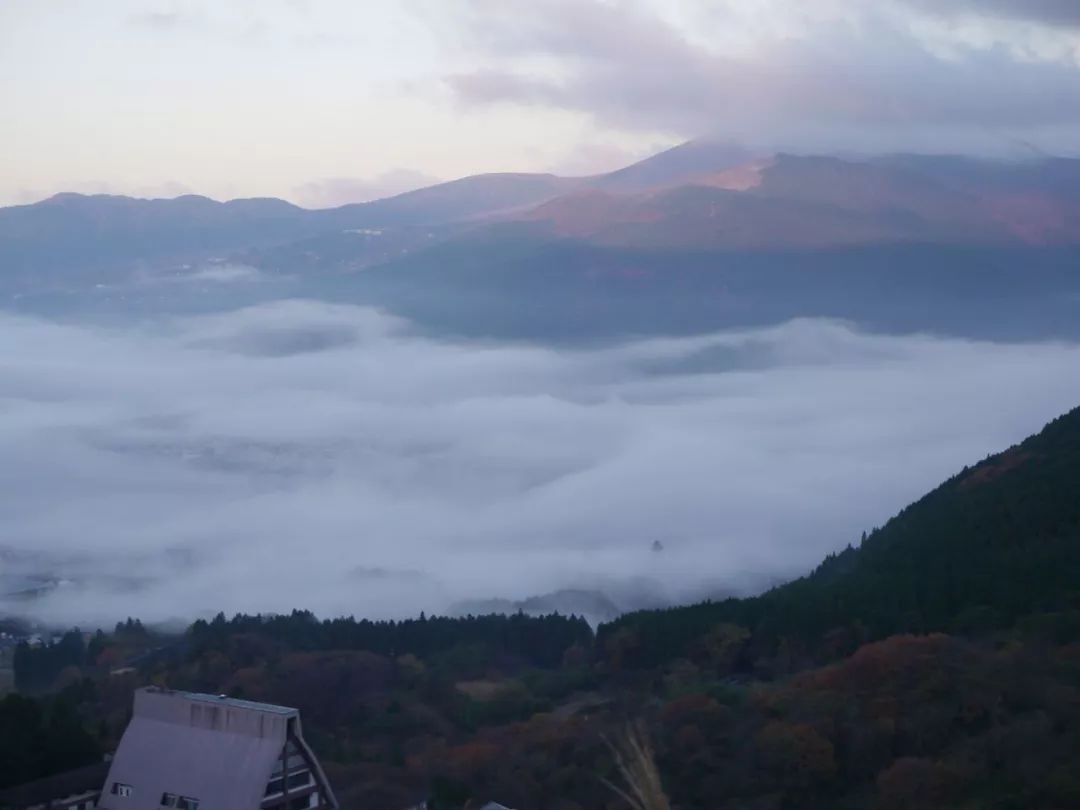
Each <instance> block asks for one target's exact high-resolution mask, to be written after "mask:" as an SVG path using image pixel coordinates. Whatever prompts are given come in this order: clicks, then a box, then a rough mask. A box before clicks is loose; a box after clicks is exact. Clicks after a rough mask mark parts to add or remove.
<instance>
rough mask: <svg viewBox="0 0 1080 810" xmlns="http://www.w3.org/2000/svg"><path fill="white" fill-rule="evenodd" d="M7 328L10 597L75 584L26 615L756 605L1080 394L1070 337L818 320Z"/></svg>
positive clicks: (3, 372)
mask: <svg viewBox="0 0 1080 810" xmlns="http://www.w3.org/2000/svg"><path fill="white" fill-rule="evenodd" d="M312 336H315V339H313V338H312ZM326 336H330V339H325V338H326ZM0 340H2V341H3V342H4V345H9V346H19V347H22V348H21V350H20V351H19V352H12V353H9V354H8V355H7V356H6V357H5V359H4V361H3V367H2V368H0V403H3V404H2V406H0V407H2V408H3V413H4V419H3V420H0V456H2V457H3V458H4V460H5V463H4V464H3V465H0V489H2V491H3V492H4V493H5V497H4V498H3V499H0V526H3V527H4V533H3V537H2V539H0V547H2V549H0V564H2V565H3V568H2V569H0V590H3V591H5V592H9V591H11V590H15V589H18V587H19V586H20V583H21V584H22V585H24V586H25V585H27V584H28V583H31V584H32V583H38V584H39V585H40V583H42V582H46V583H51V584H52V585H53V586H54V587H53V588H52V590H51V591H49V593H48V594H47V595H46V596H44V597H42V598H41V599H39V600H37V601H34V602H32V603H27V602H19V603H17V604H16V603H9V604H7V605H4V606H5V607H7V608H17V609H26V608H27V606H28V605H31V604H32V606H33V610H34V611H35V612H36V613H37V614H38V615H41V616H44V617H46V618H52V619H59V620H63V621H79V622H81V623H83V624H84V625H85V624H87V623H90V622H92V621H103V622H108V621H110V620H113V619H115V618H117V617H122V616H126V615H131V614H137V615H140V616H143V617H144V618H148V619H164V618H171V617H179V618H183V619H190V618H191V617H192V616H195V615H201V614H205V613H207V612H215V611H217V610H225V611H234V610H246V611H267V610H271V611H272V610H287V609H290V608H293V607H297V606H304V607H310V608H312V609H315V610H316V611H318V612H320V613H324V614H337V613H357V614H364V615H370V616H392V615H401V614H415V613H416V612H417V611H419V610H422V609H423V610H428V611H429V612H430V611H438V610H444V609H446V607H447V606H448V605H451V604H453V603H455V602H458V601H459V600H468V599H484V598H489V597H497V598H510V599H514V598H521V597H526V596H529V595H533V594H537V593H544V592H548V591H551V590H555V589H557V588H561V587H591V586H596V585H598V584H599V585H603V586H604V587H605V588H608V589H609V592H611V593H615V592H620V593H625V592H627V591H636V592H647V593H648V594H649V598H650V599H654V598H657V596H656V595H657V594H660V595H662V596H663V597H664V598H669V599H674V598H680V597H683V598H685V597H687V596H690V595H695V596H696V595H700V594H702V593H706V592H716V590H717V589H726V590H733V591H747V590H753V589H755V588H758V587H761V585H762V584H763V583H765V582H768V581H771V580H772V579H773V578H775V577H778V576H787V575H791V574H793V573H797V572H799V571H801V570H803V569H805V568H806V567H808V566H811V565H813V564H814V563H815V562H816V561H817V560H818V559H819V558H820V557H821V556H822V555H823V554H824V553H826V552H827V551H830V550H833V549H835V548H837V547H841V546H843V545H844V544H845V543H847V542H849V541H852V540H854V539H856V538H857V537H858V535H859V533H860V532H861V531H862V530H863V529H865V528H869V527H871V526H873V525H875V524H879V523H881V522H882V521H883V520H884V519H885V518H887V517H888V516H889V515H890V514H892V513H893V512H895V511H896V510H897V509H898V508H900V507H901V506H903V505H904V504H905V503H907V502H908V501H910V500H911V499H913V498H915V497H917V496H918V495H920V494H921V493H922V492H924V491H925V490H927V489H928V488H930V487H932V486H933V485H935V484H936V483H937V482H939V481H940V480H942V479H943V478H945V477H947V476H949V475H951V474H952V473H954V472H955V471H956V470H958V469H959V468H960V467H961V466H962V465H963V464H966V463H969V462H971V461H972V460H975V459H979V458H981V457H983V456H984V455H986V454H987V453H988V452H991V451H993V450H996V449H1000V448H1002V447H1004V446H1007V445H1009V444H1010V443H1012V442H1014V441H1016V440H1018V439H1020V438H1021V437H1023V436H1024V435H1026V434H1027V433H1029V432H1031V431H1032V430H1035V429H1037V428H1038V427H1039V426H1040V425H1041V424H1042V423H1043V422H1045V421H1046V420H1048V419H1049V418H1051V417H1053V416H1055V415H1057V414H1058V413H1060V412H1063V411H1065V410H1067V409H1068V408H1070V407H1072V406H1073V405H1074V404H1076V403H1077V402H1078V401H1080V378H1077V375H1075V374H1074V373H1073V371H1074V370H1075V368H1076V366H1077V363H1078V362H1080V348H1078V347H1076V346H1072V345H1064V344H1047V345H1038V344H1035V345H1022V346H1010V345H994V344H985V343H973V342H966V341H960V340H939V339H935V338H931V337H918V336H914V337H884V336H872V335H867V334H861V333H858V332H856V331H853V330H851V329H850V328H848V327H846V326H844V325H843V324H837V323H830V322H821V321H797V322H793V323H789V324H786V325H783V326H779V327H776V328H771V329H760V330H752V331H745V332H735V333H730V334H719V335H706V336H700V337H695V338H680V339H664V340H659V339H658V340H645V341H637V342H629V343H623V344H618V345H612V346H608V347H604V348H597V349H588V350H586V349H581V350H562V351H556V350H552V349H546V348H539V347H530V346H523V345H496V344H484V343H455V342H439V341H435V340H433V339H431V338H429V337H424V336H422V335H420V334H417V333H414V332H413V331H412V329H411V328H410V325H409V324H408V323H406V322H403V321H400V320H397V319H394V318H390V317H388V316H386V315H384V314H381V313H378V312H374V311H371V310H366V309H360V308H356V307H352V306H338V305H330V304H323V303H315V302H304V301H284V302H277V303H273V304H266V305H260V306H256V307H251V308H247V309H242V310H239V311H234V312H224V313H219V314H215V315H206V316H198V317H185V318H181V319H179V320H161V319H159V320H157V321H156V322H147V323H143V324H141V325H138V326H130V327H125V328H113V329H105V328H101V327H98V326H90V325H78V324H61V323H53V322H48V321H42V320H35V319H27V318H21V317H16V316H13V315H4V314H0ZM1002 380H1009V381H1010V382H1009V385H1007V386H1002V384H1001V381H1002ZM990 399H993V402H994V407H993V408H986V407H984V403H985V402H987V401H988V400H990ZM656 539H661V540H663V542H664V545H665V550H664V552H663V553H662V554H661V555H657V554H654V553H653V552H651V551H650V550H649V549H650V545H651V543H652V541H653V540H656ZM373 572H375V573H373ZM620 588H621V589H622V590H620Z"/></svg>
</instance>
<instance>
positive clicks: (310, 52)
mask: <svg viewBox="0 0 1080 810" xmlns="http://www.w3.org/2000/svg"><path fill="white" fill-rule="evenodd" d="M1078 55H1080V2H1075V0H814V1H813V2H793V1H792V0H727V1H726V2H725V0H502V1H501V2H500V1H499V0H365V2H355V0H109V2H101V0H3V2H0V109H2V110H3V115H4V118H3V126H0V204H10V203H17V202H27V201H32V200H35V199H39V198H41V197H44V196H47V195H49V194H51V193H54V192H56V191H59V190H80V191H113V192H121V193H133V194H139V195H143V196H160V195H167V196H172V195H175V194H179V193H184V192H186V191H194V192H198V193H205V194H208V195H211V196H214V197H217V198H229V197H236V196H253V195H275V196H282V197H286V198H289V199H292V200H295V201H298V202H301V203H304V204H308V205H329V204H334V203H339V202H344V201H347V200H357V199H365V198H371V197H375V196H380V195H384V194H389V193H393V192H396V191H400V190H403V189H406V188H409V187H415V186H418V185H424V184H427V183H430V182H432V181H433V180H435V179H438V178H443V179H449V178H452V177H457V176H461V175H465V174H470V173H475V172H484V171H507V170H514V171H558V172H564V173H587V172H594V171H601V170H606V169H611V168H614V167H617V166H619V165H620V164H623V163H626V162H629V161H632V160H633V159H635V158H637V157H640V156H643V155H645V154H648V153H649V152H651V151H654V150H656V149H659V148H663V147H665V146H669V145H672V144H675V143H678V142H679V141H681V140H684V139H686V138H689V137H694V136H699V135H703V134H709V135H714V136H718V137H724V138H733V139H738V140H742V141H748V142H752V143H751V145H763V146H768V147H773V146H784V147H787V148H795V149H807V150H811V149H873V150H877V149H896V148H907V149H920V150H924V151H936V150H943V149H947V150H952V151H957V150H962V151H978V152H996V153H1005V154H1019V153H1025V152H1030V151H1032V150H1035V151H1039V150H1046V151H1055V152H1061V151H1066V150H1068V149H1070V148H1071V145H1072V144H1075V143H1077V142H1080V137H1078V136H1080V70H1078V58H1080V56H1078ZM1073 148H1074V147H1073Z"/></svg>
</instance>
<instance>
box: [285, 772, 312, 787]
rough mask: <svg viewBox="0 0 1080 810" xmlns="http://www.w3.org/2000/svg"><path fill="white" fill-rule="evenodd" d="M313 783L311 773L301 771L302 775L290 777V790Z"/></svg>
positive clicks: (295, 774)
mask: <svg viewBox="0 0 1080 810" xmlns="http://www.w3.org/2000/svg"><path fill="white" fill-rule="evenodd" d="M309 782H311V771H300V773H294V774H293V775H292V776H290V777H289V790H292V789H293V788H297V787H303V786H304V785H306V784H308V783H309Z"/></svg>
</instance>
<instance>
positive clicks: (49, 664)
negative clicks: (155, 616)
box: [12, 618, 150, 693]
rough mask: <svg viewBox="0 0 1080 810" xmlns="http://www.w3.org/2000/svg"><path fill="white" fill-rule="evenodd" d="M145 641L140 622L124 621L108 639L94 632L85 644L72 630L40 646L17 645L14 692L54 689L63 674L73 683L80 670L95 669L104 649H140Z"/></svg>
mask: <svg viewBox="0 0 1080 810" xmlns="http://www.w3.org/2000/svg"><path fill="white" fill-rule="evenodd" d="M149 639H150V633H149V632H148V631H147V630H146V628H145V627H144V626H143V624H142V622H140V621H139V620H138V619H131V618H128V619H127V620H126V621H123V622H118V623H117V625H116V628H115V629H114V631H113V633H112V635H111V636H106V634H105V633H103V632H102V631H101V630H98V631H97V632H96V633H94V635H92V636H90V638H89V640H88V641H87V640H85V639H84V637H83V633H82V632H81V631H80V630H79V629H78V628H75V629H73V630H69V631H67V632H66V633H64V634H63V635H62V636H60V638H59V639H56V640H55V641H49V642H46V643H44V644H36V645H31V644H30V643H29V642H26V641H22V642H19V644H18V645H16V647H15V655H14V658H13V661H12V668H13V669H14V672H15V688H16V689H17V690H18V691H20V692H28V693H34V692H44V691H47V690H50V689H54V688H56V687H57V686H58V681H59V680H61V679H62V677H63V676H64V675H65V673H69V674H70V676H71V679H77V678H78V677H80V676H81V674H82V673H83V672H84V670H86V669H87V668H93V667H94V666H96V665H97V664H98V659H99V657H100V656H101V654H102V653H103V652H104V651H105V649H106V647H108V646H110V645H111V646H114V647H117V646H121V645H124V646H131V645H140V644H144V643H147V642H148V641H149Z"/></svg>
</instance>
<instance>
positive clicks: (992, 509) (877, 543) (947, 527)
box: [600, 409, 1080, 666]
mask: <svg viewBox="0 0 1080 810" xmlns="http://www.w3.org/2000/svg"><path fill="white" fill-rule="evenodd" d="M1078 492H1080V409H1077V410H1074V411H1072V412H1071V413H1069V414H1067V415H1065V416H1062V417H1060V418H1059V419H1056V420H1055V421H1054V422H1052V423H1050V424H1049V425H1047V426H1046V428H1044V429H1043V430H1042V432H1040V433H1039V434H1037V435H1035V436H1032V437H1030V438H1028V439H1027V440H1025V441H1024V442H1022V443H1021V444H1019V445H1017V446H1015V447H1012V448H1010V449H1009V450H1006V451H1005V452H1003V453H999V454H997V455H995V456H991V457H990V458H988V459H986V460H985V461H983V462H981V463H980V464H977V465H976V466H974V467H973V468H970V469H965V470H964V471H963V472H961V473H960V474H958V475H957V476H955V477H953V478H952V479H950V480H949V481H947V482H945V483H944V484H942V485H941V486H940V487H938V488H937V489H936V490H934V491H933V492H931V493H930V494H928V495H926V496H925V497H924V498H922V499H921V500H919V501H918V502H917V503H914V504H912V505H911V506H909V507H907V508H906V509H904V510H903V511H901V512H900V513H899V514H898V515H896V516H895V517H894V518H892V519H891V520H890V521H889V522H888V523H886V524H885V526H883V527H882V528H880V529H877V530H875V531H874V532H872V533H871V534H870V535H869V536H868V537H866V538H864V540H863V542H862V543H861V545H860V546H859V547H858V548H852V547H850V546H849V547H848V549H846V550H845V551H843V552H842V553H840V554H838V555H834V556H832V557H830V558H829V559H827V560H826V561H825V562H824V563H822V565H821V566H819V567H818V568H817V569H816V570H815V571H814V572H813V573H811V574H810V575H808V576H806V577H804V578H802V579H799V580H796V581H795V582H792V583H789V584H787V585H783V586H781V587H778V588H775V589H773V590H771V591H769V592H767V593H765V594H763V595H761V596H759V597H756V598H752V599H742V600H737V599H732V600H727V601H724V602H716V603H704V604H700V605H694V606H691V607H685V608H675V609H672V610H667V611H651V612H641V613H636V614H630V615H627V616H624V617H622V618H620V619H618V620H617V621H616V622H614V623H612V624H610V625H605V626H603V627H602V628H601V631H600V635H601V636H602V637H603V638H605V639H607V640H611V639H613V638H616V637H617V636H618V634H620V633H622V634H623V637H624V639H625V638H627V637H629V638H632V641H633V643H632V645H631V647H632V650H631V652H630V653H629V655H628V658H629V660H632V661H633V662H634V663H635V664H636V665H645V666H653V665H656V664H658V663H661V662H663V661H666V660H670V659H672V658H676V657H680V656H684V655H688V654H689V652H690V650H691V649H692V648H693V647H694V645H695V644H697V643H699V642H700V640H701V638H703V637H704V636H705V635H706V634H707V633H709V632H710V631H711V630H712V629H713V628H715V627H716V626H717V625H720V624H722V623H725V622H727V623H732V624H735V625H740V626H742V627H745V628H747V629H748V631H749V632H750V634H751V638H752V640H751V647H752V648H753V649H754V652H753V656H761V655H769V654H772V653H775V651H776V649H777V647H778V645H781V644H791V643H793V642H794V643H796V644H797V645H798V644H802V645H805V646H807V647H820V646H821V644H822V640H823V639H826V638H829V637H832V638H833V639H835V640H836V643H837V644H838V645H839V646H840V647H841V648H847V647H853V646H854V645H856V644H857V643H860V642H862V641H866V640H869V639H876V638H883V637H886V636H889V635H892V634H895V633H903V632H931V631H939V630H960V631H968V632H973V631H985V630H990V629H994V628H1007V627H1010V626H1012V625H1013V623H1014V622H1017V621H1018V620H1024V619H1025V617H1031V616H1039V615H1041V616H1043V617H1044V619H1043V620H1041V621H1046V622H1049V625H1050V626H1051V627H1052V628H1053V630H1052V632H1070V633H1074V634H1076V635H1077V637H1080V584H1078V583H1080V498H1078V497H1077V493H1078ZM1069 628H1071V630H1070V629H1069Z"/></svg>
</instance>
